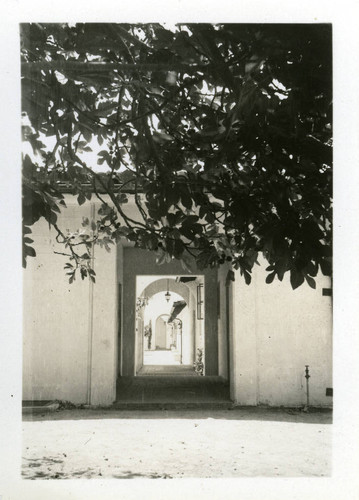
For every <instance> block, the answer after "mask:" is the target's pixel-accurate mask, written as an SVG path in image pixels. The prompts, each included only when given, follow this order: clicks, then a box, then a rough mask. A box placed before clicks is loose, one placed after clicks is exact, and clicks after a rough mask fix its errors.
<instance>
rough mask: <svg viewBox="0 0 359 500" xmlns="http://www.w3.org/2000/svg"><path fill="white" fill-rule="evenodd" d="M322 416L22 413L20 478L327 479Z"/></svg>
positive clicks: (327, 438) (327, 430) (253, 411)
mask: <svg viewBox="0 0 359 500" xmlns="http://www.w3.org/2000/svg"><path fill="white" fill-rule="evenodd" d="M331 421H332V416H331V412H330V411H314V410H312V411H311V412H309V413H304V412H301V411H299V410H285V409H266V408H245V409H243V408H242V409H234V410H206V411H204V410H201V411H199V410H174V411H166V410H163V411H160V410H159V411H114V410H111V411H109V410H63V411H58V412H53V413H49V414H39V415H25V416H24V420H23V468H22V474H23V478H24V479H74V478H100V477H102V478H118V479H129V478H168V479H170V478H190V477H198V478H214V477H218V478H221V477H222V478H226V477H253V476H267V477H271V476H273V477H278V476H281V477H299V476H305V477H309V476H329V475H330V473H331V425H330V424H331Z"/></svg>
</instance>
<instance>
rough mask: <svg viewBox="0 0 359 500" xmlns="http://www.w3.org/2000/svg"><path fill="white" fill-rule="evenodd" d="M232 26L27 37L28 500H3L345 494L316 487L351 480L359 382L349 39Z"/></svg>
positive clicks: (319, 28)
mask: <svg viewBox="0 0 359 500" xmlns="http://www.w3.org/2000/svg"><path fill="white" fill-rule="evenodd" d="M179 4H180V2H179ZM214 5H216V9H217V13H216V15H215V16H213V17H211V18H209V17H208V15H207V16H206V15H203V16H202V17H201V16H194V19H193V20H192V16H190V15H188V16H187V19H188V20H187V19H186V16H185V15H184V13H183V12H182V11H181V5H178V6H177V9H179V10H175V12H174V15H172V16H169V18H166V17H164V16H161V15H160V14H161V13H160V12H158V11H157V12H156V11H154V12H152V14H151V15H148V13H147V15H146V16H143V15H141V11H138V12H136V13H135V14H134V15H133V14H132V15H131V16H128V15H127V16H126V15H123V16H121V12H120V5H118V6H116V5H115V4H114V3H112V7H113V13H114V15H112V16H98V18H96V17H93V16H90V18H89V19H84V20H83V18H81V16H78V18H76V16H64V15H62V16H60V17H59V18H58V19H53V17H54V16H51V12H50V11H51V8H50V6H48V7H47V9H48V14H49V15H48V16H44V15H41V14H39V15H38V17H37V18H36V16H35V15H34V14H33V15H32V16H31V19H30V20H28V19H26V18H25V16H21V13H20V16H18V23H17V25H16V33H15V37H14V38H15V39H16V37H17V38H18V43H17V46H16V45H15V47H13V49H12V52H11V53H12V54H16V53H17V58H18V60H17V73H16V77H17V86H18V87H17V99H18V105H17V107H16V108H14V110H13V112H12V114H13V115H14V116H11V121H12V122H14V124H15V127H13V129H14V128H15V129H16V127H17V128H18V137H17V138H16V140H17V141H18V144H17V145H18V150H17V151H16V154H15V155H14V156H15V159H16V158H17V163H16V165H15V167H16V170H17V172H16V179H15V180H16V182H17V183H18V184H17V188H16V191H15V192H14V194H13V196H14V197H15V195H16V197H17V200H16V204H17V206H18V212H17V216H16V217H15V215H14V217H13V224H14V225H15V224H16V225H17V230H16V231H15V232H16V235H15V238H16V239H17V245H18V248H19V251H18V252H17V254H16V255H17V256H18V257H19V256H20V255H21V259H18V260H17V261H15V259H13V263H14V262H15V264H16V266H17V267H16V274H15V276H17V277H19V281H18V282H17V283H15V285H16V284H17V287H18V288H19V290H20V295H21V308H19V307H18V308H17V314H16V316H19V321H18V322H17V325H19V326H18V328H17V329H15V331H16V335H17V337H18V338H17V340H18V344H17V346H18V347H17V349H16V361H14V364H16V368H15V371H16V374H17V375H16V376H17V377H18V380H19V384H18V385H17V386H16V387H17V389H16V390H15V385H14V389H12V388H10V387H12V385H11V384H10V386H8V387H7V392H5V396H6V397H7V399H6V401H8V400H9V399H10V403H9V402H8V404H10V408H11V409H12V410H11V411H12V415H16V416H15V417H14V419H15V428H16V436H17V437H16V439H15V441H14V443H15V444H14V453H13V455H12V456H13V457H14V460H15V461H16V466H15V469H16V477H17V481H18V482H19V486H17V487H16V488H15V487H14V490H13V493H12V495H13V496H11V493H10V491H11V488H10V489H8V491H9V493H8V496H6V495H5V494H4V493H3V491H2V490H1V483H0V498H2V497H1V495H3V498H4V500H5V499H7V498H13V499H15V500H17V499H18V498H19V499H20V498H29V499H32V498H36V497H37V498H50V497H51V498H76V499H82V498H115V497H116V492H117V494H120V496H122V498H126V499H127V498H129V499H130V498H139V497H141V496H143V495H147V496H148V498H165V497H166V498H168V497H170V498H182V496H181V494H180V491H181V487H183V488H184V490H183V491H186V493H183V495H186V496H189V497H198V495H200V496H202V495H203V498H204V497H206V498H209V499H212V498H213V499H216V498H221V497H223V496H225V497H226V498H229V499H230V498H239V496H241V495H242V490H241V486H240V485H241V484H242V485H243V484H244V483H243V481H244V480H250V481H251V483H250V484H253V485H255V484H258V488H259V487H260V485H261V484H262V482H263V481H264V483H263V484H268V485H269V484H273V485H274V489H273V490H270V488H269V487H268V486H265V487H264V488H263V489H262V493H261V496H263V497H264V498H266V499H267V498H268V499H270V498H273V499H274V498H284V496H283V497H282V496H279V494H280V493H281V492H280V490H281V487H280V485H281V484H286V486H287V487H288V490H287V491H292V490H296V493H295V494H297V495H298V496H294V494H292V498H300V497H302V496H301V495H299V493H301V492H302V491H305V492H306V493H305V497H306V498H308V499H313V500H317V499H321V498H326V499H331V498H334V497H335V496H336V495H337V494H338V489H335V488H333V489H332V491H331V492H330V488H329V493H326V494H325V495H324V494H321V493H320V492H319V489H318V490H316V487H315V488H313V487H310V485H314V484H319V485H320V484H323V485H324V484H326V485H328V484H330V483H331V482H333V483H334V484H336V485H337V486H338V485H339V483H340V481H343V477H342V476H341V479H339V474H343V471H345V473H346V474H347V477H348V478H349V477H350V474H351V470H352V467H353V462H354V459H353V460H352V461H351V460H350V458H349V457H350V453H353V454H355V453H357V448H356V446H355V439H354V438H355V436H356V435H357V434H358V431H357V429H356V428H355V426H354V424H353V422H354V421H353V420H349V418H348V417H347V416H345V415H344V416H343V413H344V410H345V407H346V406H345V405H348V402H347V401H346V402H344V401H343V397H344V396H343V395H344V393H343V391H341V387H343V385H342V383H341V381H340V380H339V381H338V384H337V383H336V380H338V379H337V377H338V374H339V372H340V375H345V376H346V374H347V376H348V380H353V379H354V370H351V362H352V361H353V359H355V356H354V352H355V348H356V347H357V346H358V341H357V339H356V337H355V338H354V341H353V335H352V334H351V332H352V328H353V331H355V325H354V324H353V323H350V322H349V320H348V317H347V316H346V317H345V319H343V320H342V319H341V318H342V317H340V321H339V320H338V316H337V313H336V311H337V310H338V309H335V307H336V306H339V307H340V311H341V313H343V311H345V307H347V308H349V307H350V305H351V304H355V300H357V297H356V298H355V296H354V295H353V296H351V295H350V294H348V295H349V296H347V298H346V301H343V299H342V298H341V293H342V292H343V278H344V277H345V276H344V275H345V271H344V270H343V268H341V267H340V262H339V261H340V259H342V260H343V261H344V262H345V263H347V261H348V260H349V257H348V256H349V255H350V259H353V256H355V254H356V252H357V250H358V244H357V243H358V234H357V232H356V231H355V229H354V228H353V235H352V238H353V239H352V243H353V247H352V248H351V251H350V249H349V248H347V247H346V248H345V250H344V251H343V252H342V254H341V258H339V259H338V252H337V251H336V246H335V245H336V243H335V242H336V241H339V240H341V239H342V238H344V236H342V237H341V235H342V234H343V231H342V229H341V228H342V227H343V223H342V220H343V216H342V215H340V214H339V215H338V212H336V210H337V209H336V202H337V201H336V200H337V199H338V198H339V196H338V194H339V195H340V199H339V201H338V207H340V206H343V196H344V200H345V193H347V196H348V203H349V201H350V196H351V194H352V193H353V192H357V191H354V189H357V187H358V186H357V184H356V187H355V181H354V179H355V177H353V182H352V184H351V183H350V182H349V188H348V189H347V191H344V188H343V185H342V184H341V181H340V176H341V175H342V174H341V165H340V158H341V156H340V155H341V148H343V137H345V136H346V140H347V144H348V147H350V145H354V146H355V145H356V147H357V145H358V144H357V141H356V142H355V140H354V138H353V137H352V135H351V129H350V127H348V128H347V130H345V126H344V131H343V123H342V122H339V121H337V118H336V117H338V116H339V115H340V110H339V103H338V104H337V101H336V99H335V96H336V95H338V94H337V93H336V75H337V73H338V72H337V69H336V61H337V58H339V57H338V50H337V45H336V40H337V36H336V33H337V32H338V31H337V30H336V24H335V21H336V20H335V19H334V18H330V16H322V18H321V17H320V16H319V15H318V16H317V17H316V15H315V9H314V8H313V14H314V15H313V18H312V19H309V18H308V16H307V17H305V16H304V17H303V18H300V17H293V18H292V19H289V18H286V19H285V20H283V18H280V17H278V19H276V18H273V16H272V17H270V18H269V19H268V18H264V17H265V16H264V17H263V16H260V15H258V16H257V18H251V19H248V18H246V17H245V16H243V17H242V18H241V15H240V12H239V11H236V10H235V7H234V4H231V8H232V12H233V16H232V17H231V16H228V15H226V16H221V15H220V12H219V9H220V5H219V4H214V3H211V6H214ZM182 7H183V6H182ZM91 8H93V5H92V4H91ZM100 8H101V6H100V5H98V9H100ZM146 8H147V9H148V8H149V5H147V7H146ZM238 9H239V6H238ZM66 12H68V11H66ZM94 12H95V10H94ZM179 12H182V15H178V13H179ZM306 12H307V10H306ZM258 14H260V11H258ZM136 16H137V17H136ZM222 18H223V20H222ZM341 28H342V26H341ZM353 64H354V65H353V69H355V68H357V66H358V64H357V62H356V63H353ZM341 67H342V66H341ZM347 78H348V79H350V78H351V75H350V71H349V72H348V74H347ZM356 101H358V99H356ZM352 106H353V109H354V102H352ZM346 109H347V108H346ZM352 111H353V110H351V111H350V108H349V112H352ZM15 112H16V113H17V114H16V113H15ZM347 116H348V115H347ZM338 123H339V125H338ZM356 125H357V124H356ZM354 129H355V128H354ZM354 129H352V130H354ZM356 130H357V126H356ZM20 131H21V137H20ZM337 131H338V134H337V135H336V133H337ZM336 137H337V138H338V139H337V140H336ZM340 141H342V142H340ZM333 158H334V160H333ZM338 158H339V160H338ZM341 161H342V162H343V160H341ZM15 167H13V170H15ZM1 174H2V175H3V174H4V172H1ZM5 175H6V174H5ZM5 175H4V177H5ZM338 177H339V184H337V179H338ZM357 177H358V176H356V178H357ZM346 181H347V182H348V179H346ZM342 182H343V181H342ZM4 193H5V192H4ZM333 193H334V196H333ZM7 196H8V194H6V193H5V194H4V200H6V199H7ZM5 205H6V202H5V203H4V206H5ZM344 206H345V203H344ZM346 210H347V212H345V213H344V219H345V220H346V221H349V223H350V221H351V223H352V224H353V223H354V224H355V211H354V210H353V209H349V208H348V207H347V208H346ZM333 213H334V217H333ZM342 213H343V212H341V214H342ZM353 213H354V214H353ZM345 214H347V217H346V215H345ZM9 215H10V217H11V214H9ZM333 219H334V220H333ZM338 221H339V222H338ZM333 235H334V237H333ZM336 238H337V240H336ZM333 240H334V253H333ZM7 241H8V240H5V242H4V244H5V245H7V246H10V243H7ZM21 260H22V262H21ZM15 264H13V265H15ZM337 265H338V267H337ZM338 270H339V271H338ZM352 274H353V276H357V271H356V269H355V267H354V268H353V271H352ZM6 276H7V274H6V273H5V274H4V281H6ZM15 281H16V280H15ZM9 282H10V280H9ZM15 285H14V286H15ZM11 286H12V285H10V287H11ZM337 287H338V288H337ZM8 293H9V298H10V297H11V295H12V292H11V291H10V289H9V292H8ZM12 303H13V301H10V300H9V306H8V307H9V313H11V310H12V308H13V306H12V305H11V304H12ZM3 304H4V301H3ZM8 315H10V314H8ZM339 324H340V325H339ZM338 326H339V327H338ZM4 331H5V330H4ZM346 332H347V336H346V337H345V335H346ZM6 334H7V335H6V337H8V336H9V335H8V330H7V329H6ZM341 336H344V341H346V345H345V346H344V347H346V348H348V346H349V345H348V344H349V342H352V341H353V343H352V344H350V346H349V354H348V355H347V356H346V358H345V359H346V362H344V363H343V357H342V353H343V344H340V340H339V341H338V340H337V339H338V337H341ZM4 345H6V341H5V342H4ZM9 352H10V351H9ZM7 359H8V364H10V360H11V355H10V354H9V355H8V356H7ZM338 363H343V364H338ZM6 366H7V365H6V363H5V365H4V368H5V369H6ZM5 369H4V371H6V370H5ZM9 391H10V392H9ZM337 391H338V393H340V394H339V395H338V397H337ZM8 392H9V394H7V393H8ZM10 393H11V394H10ZM14 393H16V394H15V396H14ZM357 393H358V388H357V386H356V387H353V405H354V403H355V402H354V396H355V395H357ZM11 404H13V405H17V406H12V407H11ZM353 407H354V406H353ZM333 415H334V418H333ZM336 419H337V422H340V421H341V419H343V420H342V424H341V425H337V424H336ZM346 419H347V420H346ZM333 420H334V424H333ZM346 422H348V424H346ZM13 423H14V422H13ZM5 429H6V426H5ZM9 432H10V431H9ZM349 433H350V436H352V437H353V440H350V441H349V443H350V444H349V446H347V447H344V445H343V441H344V440H345V439H347V435H349ZM340 440H342V441H340ZM345 442H346V443H347V441H345ZM344 449H345V454H347V456H348V462H349V465H348V464H344V463H343V461H342V460H340V459H338V458H336V457H338V456H339V457H340V456H341V457H343V450H344ZM336 450H339V451H336ZM15 451H16V452H15ZM2 456H3V455H2ZM2 460H3V458H2ZM338 463H340V465H339V466H338ZM125 479H127V480H128V481H124V480H125ZM301 479H302V480H303V482H300V483H299V481H300V480H301ZM212 481H214V482H213V485H217V486H216V488H214V489H211V486H210V485H211V482H212ZM234 481H235V482H234ZM266 481H267V483H266ZM273 481H275V482H274V483H273ZM313 481H316V482H315V483H313ZM344 483H345V484H346V485H347V486H346V487H347V488H348V490H347V496H345V498H348V499H351V498H354V496H353V491H354V490H353V489H354V488H355V485H354V484H352V485H351V486H349V484H350V483H349V481H344ZM248 484H249V483H248ZM295 484H298V485H299V484H305V485H306V486H305V488H304V489H302V490H300V489H299V486H298V489H296V486H295ZM92 485H95V486H94V487H93V486H92ZM191 485H192V487H191ZM196 485H197V486H196ZM235 485H238V486H235ZM72 487H73V490H71V488H72ZM152 487H154V488H155V489H156V490H157V494H156V495H155V496H151V491H155V490H151V488H152ZM92 488H94V489H92ZM122 488H125V489H122ZM186 488H187V489H186ZM198 488H199V489H200V490H201V491H197V489H198ZM253 488H254V489H253ZM253 488H252V490H251V491H250V488H248V489H246V488H245V489H243V495H242V497H243V498H254V497H255V496H253V497H252V496H248V495H250V494H252V495H254V492H255V486H253ZM350 488H353V489H350ZM26 491H27V492H28V496H26V493H24V492H26ZM258 491H259V490H258ZM275 491H276V492H277V493H275ZM278 491H279V494H278ZM146 492H147V493H146ZM221 492H222V493H221ZM282 493H283V494H284V490H283V491H282ZM334 493H336V495H335V496H331V495H332V494H333V495H334ZM107 494H108V496H106V495H107ZM276 494H277V496H275V495H276ZM17 495H18V496H17ZM24 495H25V496H24ZM31 495H33V496H31ZM47 495H48V496H47ZM111 495H112V496H111ZM238 495H239V496H238ZM244 495H245V496H244ZM271 495H272V496H271ZM116 498H118V497H116ZM286 498H288V496H287V497H286Z"/></svg>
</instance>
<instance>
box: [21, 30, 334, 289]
mask: <svg viewBox="0 0 359 500" xmlns="http://www.w3.org/2000/svg"><path fill="white" fill-rule="evenodd" d="M21 43H22V50H21V57H22V63H21V68H22V102H23V105H22V106H23V107H22V109H23V117H24V126H23V138H24V140H25V141H28V142H29V143H30V144H31V147H32V152H33V154H30V153H29V154H26V155H25V154H24V159H23V179H24V187H23V199H24V210H23V223H24V256H25V258H26V256H31V255H35V249H33V248H32V246H31V243H32V240H31V238H30V237H29V236H30V233H31V228H30V226H31V225H32V224H34V222H36V221H37V220H38V219H39V218H40V217H45V219H46V220H47V221H48V222H49V224H50V225H52V226H53V227H54V228H55V230H56V231H57V235H58V236H57V238H58V241H61V242H63V243H64V244H65V246H66V248H67V250H65V251H64V253H68V255H69V262H68V263H67V264H66V266H67V270H68V273H69V276H70V280H73V279H74V278H75V275H76V270H78V269H79V270H80V273H81V276H82V277H84V276H86V275H88V274H89V276H90V278H91V279H93V280H94V279H95V278H94V272H93V270H91V265H90V262H91V259H90V257H91V247H92V245H93V244H94V243H99V244H101V245H104V246H105V247H108V248H109V244H110V243H113V242H115V241H118V240H119V239H120V238H127V239H128V240H130V241H132V242H134V243H135V245H136V246H138V247H140V248H146V249H149V250H153V251H156V252H157V260H158V262H159V263H161V262H163V261H165V260H167V261H169V260H170V259H171V258H173V257H174V258H177V259H181V261H182V263H183V266H184V268H187V266H188V257H189V256H193V257H194V258H195V259H196V261H197V264H198V266H199V267H200V268H203V267H207V266H217V265H220V264H222V263H224V262H225V261H227V262H228V263H229V262H230V263H231V265H232V266H233V268H234V269H240V271H241V273H242V274H243V275H244V278H245V280H246V282H247V283H249V282H250V277H251V270H252V267H253V265H254V264H255V263H256V262H257V258H258V254H259V253H262V254H263V255H264V257H265V258H266V260H267V261H268V266H269V267H268V268H267V270H268V276H267V282H268V283H270V282H271V281H273V279H274V278H275V277H278V278H279V279H280V280H282V279H283V276H284V274H285V273H286V272H287V271H289V272H290V278H291V283H292V286H293V288H296V287H297V286H299V285H301V284H302V283H303V282H304V280H306V281H307V282H308V284H309V285H310V286H312V287H314V286H315V281H314V279H313V277H315V276H316V275H317V272H318V269H319V267H320V268H321V271H322V272H323V273H324V274H330V256H331V176H332V171H331V166H332V148H331V137H332V135H331V134H332V131H331V122H332V70H331V63H332V54H331V27H330V26H329V25H241V24H226V25H210V24H190V25H178V26H176V27H166V26H165V25H159V24H146V25H128V24H126V25H125V24H122V25H120V24H76V25H65V24H24V25H22V27H21ZM64 190H65V191H66V190H67V191H69V192H71V193H73V194H74V195H76V197H77V200H78V203H79V204H80V205H81V204H82V203H84V202H85V201H86V200H90V199H91V197H93V196H97V197H98V198H100V200H101V202H102V205H101V208H100V211H99V213H98V214H97V216H96V219H95V220H92V221H91V220H87V219H85V220H84V222H83V228H82V231H78V232H75V233H68V232H64V230H63V228H60V227H59V226H58V224H57V213H58V212H59V210H60V209H61V205H64V204H65V203H64V199H63V194H62V193H63V192H64ZM129 193H132V196H134V199H135V202H136V204H137V207H138V218H137V219H136V220H134V219H131V218H129V217H128V215H126V203H127V201H128V195H129ZM104 195H106V196H104ZM108 200H109V201H108ZM81 248H82V250H81V251H79V249H81Z"/></svg>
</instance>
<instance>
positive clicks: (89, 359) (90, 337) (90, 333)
mask: <svg viewBox="0 0 359 500" xmlns="http://www.w3.org/2000/svg"><path fill="white" fill-rule="evenodd" d="M90 216H91V219H92V220H94V219H95V205H94V203H91V207H90ZM94 252H95V247H94V244H93V243H92V245H91V267H92V269H93V265H94ZM93 287H94V284H93V281H92V280H90V279H89V316H88V344H87V397H86V403H87V404H88V405H90V404H91V385H92V344H93V294H94V288H93Z"/></svg>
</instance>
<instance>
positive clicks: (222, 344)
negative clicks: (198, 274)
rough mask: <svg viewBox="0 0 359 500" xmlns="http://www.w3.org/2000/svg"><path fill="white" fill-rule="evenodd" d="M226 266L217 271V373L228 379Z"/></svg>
mask: <svg viewBox="0 0 359 500" xmlns="http://www.w3.org/2000/svg"><path fill="white" fill-rule="evenodd" d="M228 269H229V268H228V266H226V265H222V266H221V267H220V268H219V270H218V283H217V290H218V294H219V300H218V308H217V313H218V320H217V321H218V373H219V375H220V376H221V377H223V378H225V379H228V333H227V310H226V300H227V298H226V277H227V273H228Z"/></svg>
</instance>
